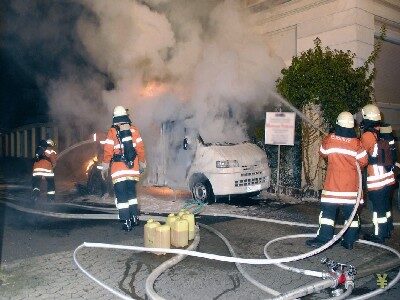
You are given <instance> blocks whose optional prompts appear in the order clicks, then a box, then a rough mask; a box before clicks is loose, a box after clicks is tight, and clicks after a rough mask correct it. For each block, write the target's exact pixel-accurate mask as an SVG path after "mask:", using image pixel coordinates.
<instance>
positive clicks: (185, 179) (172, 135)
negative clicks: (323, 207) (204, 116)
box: [147, 121, 271, 202]
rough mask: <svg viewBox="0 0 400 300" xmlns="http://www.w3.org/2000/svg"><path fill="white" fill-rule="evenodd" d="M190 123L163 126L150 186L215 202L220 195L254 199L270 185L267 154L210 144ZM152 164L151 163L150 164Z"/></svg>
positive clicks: (243, 147)
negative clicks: (188, 192) (189, 125)
mask: <svg viewBox="0 0 400 300" xmlns="http://www.w3.org/2000/svg"><path fill="white" fill-rule="evenodd" d="M185 125H187V122H182V121H169V122H165V123H163V124H162V128H161V138H160V142H159V146H158V147H156V151H157V154H156V155H154V154H153V155H151V156H152V157H158V158H159V160H158V161H157V162H155V163H154V162H153V168H151V169H150V170H149V174H148V176H147V183H148V184H150V185H156V186H168V187H171V188H176V189H189V190H190V191H191V193H192V195H193V198H194V199H195V200H199V201H202V202H214V201H215V200H216V199H217V198H218V197H221V196H228V197H229V196H232V195H242V196H245V197H250V196H254V195H257V194H259V193H260V191H261V190H263V189H266V188H268V187H269V186H270V179H271V174H270V172H271V171H270V168H269V165H268V159H267V156H266V154H265V152H264V151H263V150H262V149H261V148H260V147H258V146H257V145H255V144H253V143H250V142H247V141H243V142H240V143H208V142H205V141H204V140H203V138H202V137H201V136H200V134H199V133H198V132H197V130H195V129H193V128H192V129H190V128H188V127H187V126H185ZM150 164H151V163H150Z"/></svg>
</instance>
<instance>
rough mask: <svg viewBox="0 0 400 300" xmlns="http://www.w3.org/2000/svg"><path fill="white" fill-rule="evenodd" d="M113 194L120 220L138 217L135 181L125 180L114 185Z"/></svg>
mask: <svg viewBox="0 0 400 300" xmlns="http://www.w3.org/2000/svg"><path fill="white" fill-rule="evenodd" d="M114 193H115V197H116V199H115V200H116V206H117V208H118V214H119V219H120V220H128V219H131V218H133V217H135V216H137V215H138V201H137V198H136V181H135V180H131V179H126V180H120V181H118V182H116V183H114Z"/></svg>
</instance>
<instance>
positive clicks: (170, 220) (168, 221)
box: [166, 214, 177, 226]
mask: <svg viewBox="0 0 400 300" xmlns="http://www.w3.org/2000/svg"><path fill="white" fill-rule="evenodd" d="M176 218H177V216H175V215H174V214H169V215H168V217H167V222H166V224H168V225H169V226H171V225H172V223H174V222H175V220H176Z"/></svg>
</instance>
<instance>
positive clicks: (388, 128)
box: [379, 124, 393, 133]
mask: <svg viewBox="0 0 400 300" xmlns="http://www.w3.org/2000/svg"><path fill="white" fill-rule="evenodd" d="M379 132H380V133H392V132H393V130H392V126H390V125H389V124H383V125H381V127H380V128H379Z"/></svg>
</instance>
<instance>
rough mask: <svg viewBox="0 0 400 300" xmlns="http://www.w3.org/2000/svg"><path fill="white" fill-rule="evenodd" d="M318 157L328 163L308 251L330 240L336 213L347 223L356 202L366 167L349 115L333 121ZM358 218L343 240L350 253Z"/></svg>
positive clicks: (352, 121) (342, 115)
mask: <svg viewBox="0 0 400 300" xmlns="http://www.w3.org/2000/svg"><path fill="white" fill-rule="evenodd" d="M319 152H320V155H321V156H322V157H324V158H326V159H327V162H328V166H327V173H326V179H325V182H324V189H323V190H322V194H321V213H320V216H319V229H318V233H317V237H316V238H314V239H311V240H307V241H306V244H307V245H308V246H311V247H320V246H322V245H323V244H325V243H327V242H328V241H329V240H331V239H332V238H333V234H334V229H335V219H336V213H337V210H338V209H341V210H342V211H343V215H344V217H345V218H346V219H348V218H349V217H350V215H351V212H352V211H353V208H354V204H355V203H356V201H357V195H358V193H357V191H358V172H357V167H356V162H358V163H359V165H360V167H364V166H366V165H367V163H368V157H367V153H366V151H365V150H364V148H363V147H362V146H361V143H360V140H359V139H358V138H357V135H356V132H355V130H354V118H353V115H352V114H351V113H350V112H347V111H346V112H342V113H340V114H339V116H338V117H337V120H336V126H335V130H334V132H332V133H330V134H329V135H328V136H326V137H325V138H324V140H323V141H322V145H321V147H320V150H319ZM359 226H360V222H359V217H358V215H356V216H355V217H354V219H353V221H352V223H351V224H350V227H349V229H348V230H347V231H346V233H345V234H344V236H343V240H342V246H343V247H344V248H346V249H352V248H353V243H354V242H355V241H356V240H357V239H358V234H359Z"/></svg>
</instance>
